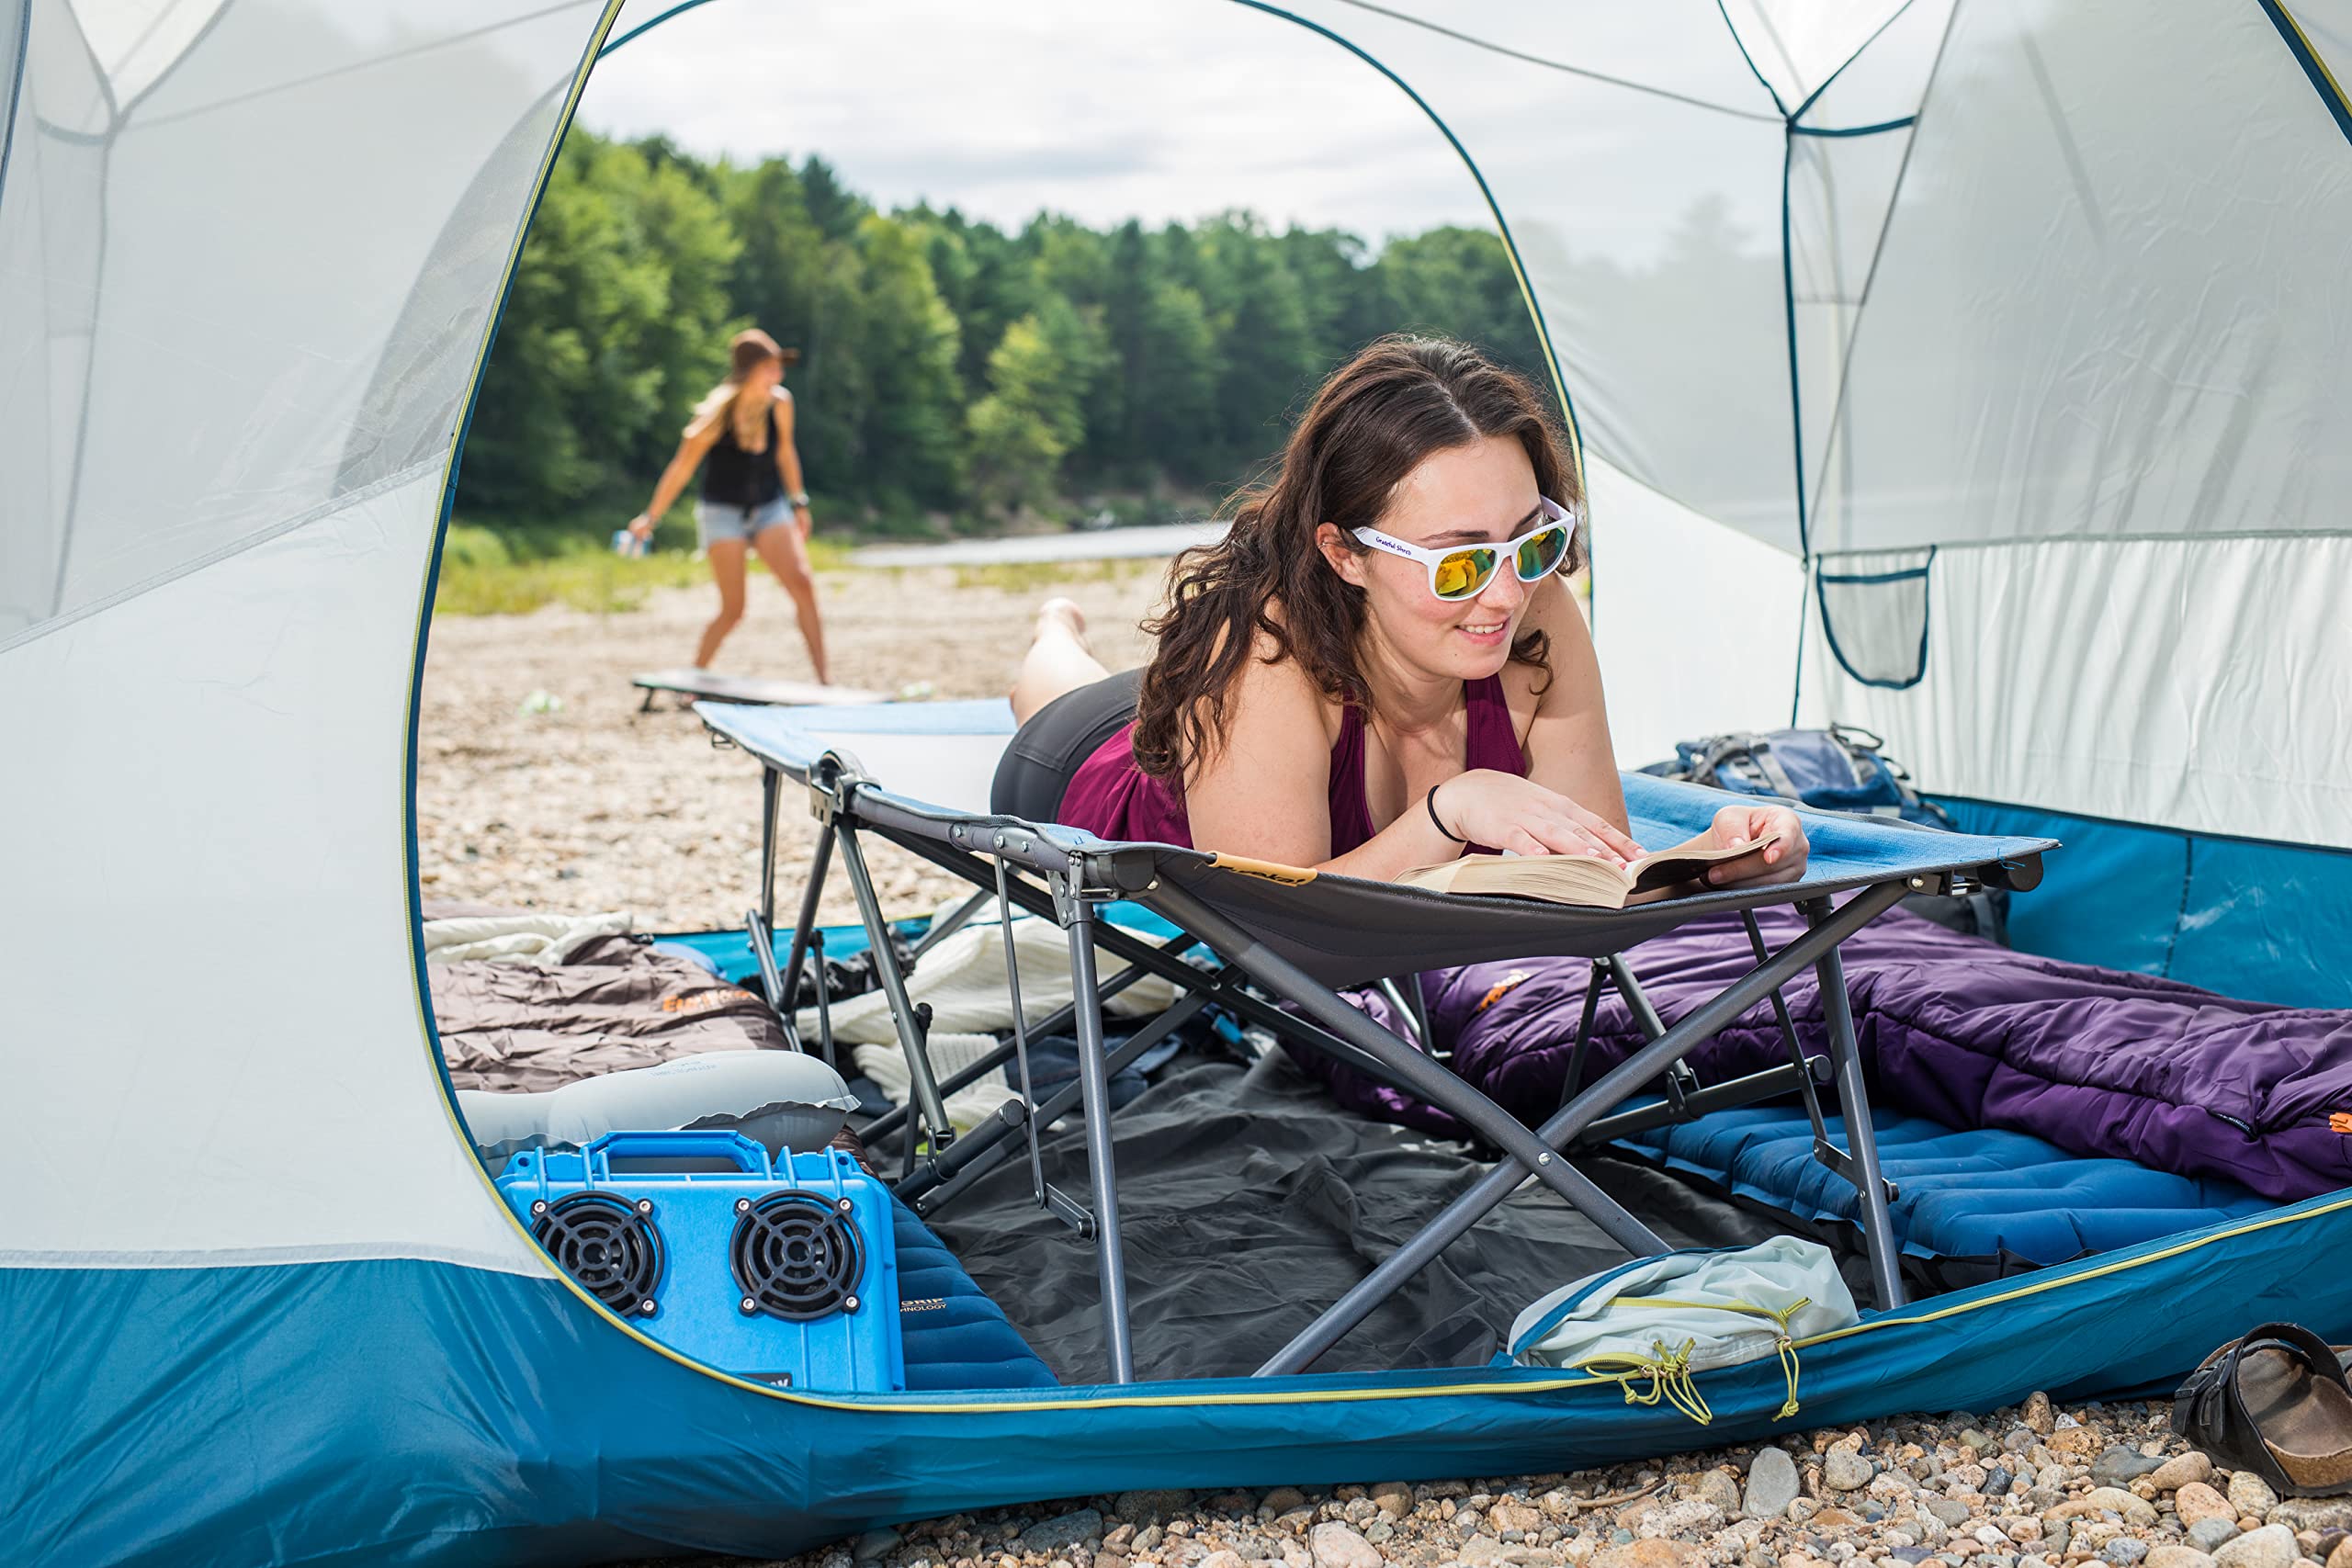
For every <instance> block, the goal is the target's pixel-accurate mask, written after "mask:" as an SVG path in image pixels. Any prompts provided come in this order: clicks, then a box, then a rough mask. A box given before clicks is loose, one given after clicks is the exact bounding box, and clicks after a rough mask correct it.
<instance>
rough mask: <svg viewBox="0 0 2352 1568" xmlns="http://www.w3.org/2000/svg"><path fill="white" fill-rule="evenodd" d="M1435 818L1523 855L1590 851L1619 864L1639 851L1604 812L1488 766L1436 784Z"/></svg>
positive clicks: (1462, 835) (1458, 832)
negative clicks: (1586, 806)
mask: <svg viewBox="0 0 2352 1568" xmlns="http://www.w3.org/2000/svg"><path fill="white" fill-rule="evenodd" d="M1432 804H1433V805H1434V806H1435V807H1436V810H1437V817H1438V821H1439V822H1440V823H1441V824H1442V826H1443V827H1444V829H1445V830H1446V831H1447V832H1449V833H1452V834H1453V836H1454V837H1456V838H1458V839H1465V840H1469V841H1470V842H1472V843H1474V844H1489V845H1492V846H1493V847H1494V848H1496V849H1498V850H1509V851H1511V852H1513V853H1516V854H1522V855H1590V856H1592V857H1593V858H1594V859H1596V860H1604V861H1607V862H1608V863H1610V864H1611V865H1623V864H1624V863H1626V862H1627V861H1629V860H1632V859H1634V857H1635V856H1637V855H1639V854H1640V853H1641V852H1642V846H1641V845H1639V844H1637V843H1635V842H1634V840H1631V839H1629V838H1627V837H1626V836H1625V835H1624V833H1623V831H1622V830H1621V829H1618V828H1617V827H1615V826H1614V825H1613V824H1611V822H1610V821H1609V819H1608V818H1604V817H1602V816H1600V814H1598V813H1597V812H1592V811H1588V810H1587V809H1585V808H1584V807H1581V806H1578V805H1577V803H1576V802H1575V801H1573V800H1570V799H1569V798H1568V797H1567V796H1566V795H1562V794H1560V793H1559V792H1558V791H1556V790H1549V789H1545V788H1544V786H1543V785H1542V784H1537V783H1535V782H1534V781H1532V780H1531V779H1523V778H1521V777H1520V776H1518V775H1517V774H1516V773H1500V772H1498V771H1497V770H1495V769H1492V768H1476V769H1473V770H1472V771H1471V772H1469V773H1462V774H1459V775H1457V776H1456V777H1453V778H1450V779H1448V780H1446V781H1445V782H1444V783H1443V784H1440V785H1438V788H1437V794H1436V796H1435V797H1434V799H1433V801H1432Z"/></svg>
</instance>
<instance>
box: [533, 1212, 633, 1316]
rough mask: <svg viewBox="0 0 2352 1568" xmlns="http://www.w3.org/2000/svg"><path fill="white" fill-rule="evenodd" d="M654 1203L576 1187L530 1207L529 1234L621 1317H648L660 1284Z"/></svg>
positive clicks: (570, 1273)
mask: <svg viewBox="0 0 2352 1568" xmlns="http://www.w3.org/2000/svg"><path fill="white" fill-rule="evenodd" d="M652 1213H653V1205H652V1204H651V1203H650V1202H643V1201H640V1202H639V1203H638V1204H636V1205H634V1206H632V1205H631V1204H629V1203H628V1202H627V1201H623V1200H621V1199H618V1198H615V1197H612V1196H610V1195H609V1194H606V1193H603V1192H574V1193H572V1194H571V1196H569V1197H565V1198H559V1199H557V1200H556V1201H554V1202H552V1203H548V1204H535V1205H533V1207H532V1224H531V1237H532V1239H533V1240H535V1241H537V1243H538V1244H539V1245H540V1246H541V1247H546V1248H547V1249H548V1256H549V1257H551V1258H554V1259H555V1260H556V1265H557V1267H559V1268H560V1269H562V1270H563V1271H564V1272H565V1273H567V1274H569V1275H571V1277H572V1278H573V1279H574V1280H579V1281H580V1284H581V1286H582V1288H583V1289H585V1290H586V1291H587V1292H588V1293H589V1294H590V1295H592V1296H594V1297H595V1298H596V1299H597V1300H598V1301H600V1302H602V1303H605V1305H606V1306H608V1307H610V1308H612V1309H613V1310H614V1311H615V1312H616V1313H618V1314H621V1315H622V1316H623V1317H651V1316H652V1315H653V1311H654V1303H653V1292H654V1290H655V1288H656V1287H657V1286H659V1285H660V1284H661V1283H662V1232H661V1230H660V1229H659V1228H658V1227H657V1226H655V1224H653V1219H652Z"/></svg>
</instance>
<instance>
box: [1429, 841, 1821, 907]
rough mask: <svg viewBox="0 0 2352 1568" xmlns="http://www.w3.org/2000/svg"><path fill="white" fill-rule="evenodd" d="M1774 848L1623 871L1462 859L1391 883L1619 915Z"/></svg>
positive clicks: (1548, 860)
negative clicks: (1532, 900)
mask: <svg viewBox="0 0 2352 1568" xmlns="http://www.w3.org/2000/svg"><path fill="white" fill-rule="evenodd" d="M1778 842H1780V836H1779V835H1778V834H1775V835H1773V836H1772V837H1771V838H1769V839H1759V840H1757V841H1756V842H1754V843H1752V844H1741V845H1740V846H1738V847H1737V848H1736V849H1728V850H1702V849H1691V848H1689V847H1684V848H1680V849H1672V850H1659V851H1657V852H1655V853H1652V854H1646V855H1644V856H1642V857H1641V858H1640V859H1639V860H1636V861H1633V862H1630V863H1627V864H1625V865H1623V866H1614V865H1611V864H1610V863H1608V862H1606V861H1602V860H1595V859H1593V858H1592V857H1590V856H1589V855H1464V856H1463V857H1462V858H1460V859H1459V860H1450V861H1447V862H1446V863H1444V864H1442V865H1424V866H1417V867H1415V868H1414V869H1413V870H1411V871H1408V872H1407V873H1405V874H1404V875H1402V876H1400V877H1398V878H1397V881H1399V882H1401V883H1404V884H1405V885H1406V886H1410V887H1426V888H1428V889H1430V891H1431V892H1433V893H1499V894H1504V895H1507V896H1508V897H1514V898H1543V899H1545V900H1548V901H1549V902H1551V903H1555V904H1586V905H1589V906H1591V907H1592V908H1599V909H1622V908H1625V907H1627V906H1628V905H1632V904H1649V903H1655V902H1656V901H1657V900H1658V899H1661V898H1671V897H1675V896H1676V895H1677V894H1680V893H1695V892H1697V891H1699V886H1698V884H1699V879H1700V878H1701V877H1702V876H1703V875H1704V874H1706V870H1707V868H1708V867H1709V866H1711V865H1719V864H1721V863H1724V861H1733V860H1744V859H1746V858H1747V857H1748V856H1751V855H1759V854H1761V853H1763V852H1764V850H1765V849H1766V848H1767V847H1768V846H1770V845H1771V844H1776V843H1778ZM1759 869H1760V864H1759Z"/></svg>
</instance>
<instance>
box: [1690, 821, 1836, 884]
mask: <svg viewBox="0 0 2352 1568" xmlns="http://www.w3.org/2000/svg"><path fill="white" fill-rule="evenodd" d="M1773 838H1777V840H1778V842H1775V843H1772V844H1770V845H1767V846H1766V848H1765V850H1764V852H1763V854H1762V855H1760V856H1757V857H1746V856H1743V857H1742V858H1740V859H1738V860H1735V861H1725V862H1724V863H1723V864H1721V865H1714V866H1709V867H1708V868H1707V886H1710V887H1730V886H1766V885H1770V884H1773V883H1781V882H1794V881H1795V880H1796V879H1797V878H1799V877H1801V876H1803V875H1804V863H1805V856H1806V854H1807V852H1809V850H1810V848H1811V846H1810V845H1809V844H1807V843H1806V841H1805V836H1804V822H1802V821H1801V820H1799V819H1798V817H1797V814H1796V813H1795V812H1793V811H1792V810H1790V809H1789V808H1788V807H1785V806H1769V805H1763V804H1758V805H1755V806H1726V807H1724V808H1723V809H1722V810H1721V811H1718V812H1716V813H1715V820H1714V825H1713V827H1711V828H1709V829H1707V830H1706V832H1705V833H1703V834H1702V835H1701V836H1700V839H1699V841H1700V842H1701V843H1702V844H1704V845H1706V846H1707V847H1708V848H1710V849H1722V850H1730V849H1737V848H1738V847H1739V846H1741V845H1742V844H1755V843H1761V842H1762V841H1763V840H1766V839H1773Z"/></svg>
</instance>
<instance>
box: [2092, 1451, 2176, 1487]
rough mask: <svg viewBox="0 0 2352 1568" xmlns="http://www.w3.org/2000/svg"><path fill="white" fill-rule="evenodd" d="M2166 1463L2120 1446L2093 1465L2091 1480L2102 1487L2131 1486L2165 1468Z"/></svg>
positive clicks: (2102, 1456) (2104, 1454) (2100, 1456)
mask: <svg viewBox="0 0 2352 1568" xmlns="http://www.w3.org/2000/svg"><path fill="white" fill-rule="evenodd" d="M2164 1462H2165V1461H2162V1460H2160V1459H2150V1458H2149V1457H2148V1456H2147V1455H2146V1454H2143V1453H2142V1452H2140V1451H2139V1450H2137V1449H2127V1448H2124V1447H2122V1446H2121V1445H2120V1444H2119V1445H2117V1446H2116V1447H2114V1448H2111V1449H2109V1450H2107V1451H2106V1452H2105V1453H2103V1454H2101V1455H2099V1456H2098V1460H2096V1461H2094V1462H2093V1463H2092V1465H2091V1479H2092V1480H2093V1481H2096V1482H2098V1483H2099V1484H2100V1485H2101V1486H2129V1485H2131V1483H2133V1482H2134V1481H2137V1480H2138V1479H2139V1478H2140V1477H2142V1476H2143V1475H2145V1474H2147V1473H2148V1472H2151V1471H2154V1470H2159V1469H2161V1468H2163V1465H2164Z"/></svg>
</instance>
